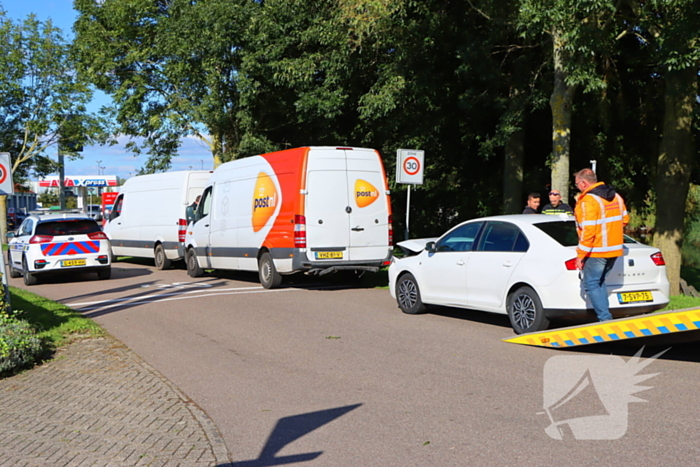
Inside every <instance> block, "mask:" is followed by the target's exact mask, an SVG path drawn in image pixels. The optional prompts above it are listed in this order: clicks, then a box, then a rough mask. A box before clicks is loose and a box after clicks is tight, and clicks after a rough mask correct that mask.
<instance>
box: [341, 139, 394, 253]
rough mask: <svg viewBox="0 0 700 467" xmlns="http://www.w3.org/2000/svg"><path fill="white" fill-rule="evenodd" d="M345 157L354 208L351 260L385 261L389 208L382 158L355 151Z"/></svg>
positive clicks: (365, 151)
mask: <svg viewBox="0 0 700 467" xmlns="http://www.w3.org/2000/svg"><path fill="white" fill-rule="evenodd" d="M345 157H346V161H347V168H348V170H347V179H348V189H349V196H348V197H349V198H350V207H351V208H352V209H351V211H350V213H349V217H350V219H349V220H350V245H349V254H348V256H349V258H348V259H350V260H351V261H363V260H374V261H376V260H381V259H384V258H386V257H387V255H388V252H389V206H387V203H388V198H387V196H386V179H385V174H384V170H383V167H382V162H381V160H380V159H379V154H378V153H377V152H376V151H374V150H371V149H352V150H346V151H345Z"/></svg>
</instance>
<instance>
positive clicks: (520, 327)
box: [508, 286, 549, 334]
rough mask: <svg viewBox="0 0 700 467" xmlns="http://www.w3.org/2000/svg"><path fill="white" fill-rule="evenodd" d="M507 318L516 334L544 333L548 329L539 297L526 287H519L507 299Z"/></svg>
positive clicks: (547, 322) (547, 321)
mask: <svg viewBox="0 0 700 467" xmlns="http://www.w3.org/2000/svg"><path fill="white" fill-rule="evenodd" d="M508 317H509V318H510V325H511V326H513V331H515V333H516V334H524V333H526V332H536V331H544V330H545V329H547V328H548V327H549V320H548V319H547V317H546V316H545V315H544V310H543V309H542V302H541V301H540V297H538V296H537V293H536V292H535V291H534V290H532V289H531V288H530V287H527V286H525V287H520V288H519V289H518V290H516V291H515V292H513V294H511V296H510V297H508Z"/></svg>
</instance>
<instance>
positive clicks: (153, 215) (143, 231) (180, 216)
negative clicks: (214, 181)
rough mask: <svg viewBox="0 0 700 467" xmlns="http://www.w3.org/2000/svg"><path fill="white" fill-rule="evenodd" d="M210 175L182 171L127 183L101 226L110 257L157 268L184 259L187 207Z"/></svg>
mask: <svg viewBox="0 0 700 467" xmlns="http://www.w3.org/2000/svg"><path fill="white" fill-rule="evenodd" d="M210 176H211V172H210V171H208V170H185V171H181V172H165V173H157V174H150V175H139V176H136V177H132V178H130V179H129V180H127V181H126V183H124V186H123V187H122V189H121V193H120V194H119V196H117V198H116V199H115V200H114V207H113V208H112V212H111V213H110V214H109V216H108V218H107V223H106V225H105V226H104V232H105V233H106V234H107V236H108V237H109V239H110V241H111V243H112V256H113V257H116V256H136V257H141V258H154V259H155V263H156V267H157V268H158V269H167V268H169V267H170V263H171V261H177V260H181V259H183V258H184V252H185V250H184V243H183V242H184V241H185V230H186V228H187V208H188V206H190V205H191V204H192V203H194V201H195V199H196V198H197V196H199V195H201V194H202V190H203V189H204V187H205V186H207V182H208V181H209V177H210ZM190 211H192V210H190Z"/></svg>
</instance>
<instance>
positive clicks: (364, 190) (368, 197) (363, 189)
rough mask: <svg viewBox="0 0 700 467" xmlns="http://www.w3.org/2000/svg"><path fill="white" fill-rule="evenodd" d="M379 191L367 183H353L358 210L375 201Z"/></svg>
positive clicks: (357, 181)
mask: <svg viewBox="0 0 700 467" xmlns="http://www.w3.org/2000/svg"><path fill="white" fill-rule="evenodd" d="M377 198H379V191H378V190H377V189H376V188H375V187H374V186H373V185H372V184H371V183H369V182H366V181H364V180H360V179H357V180H356V181H355V202H356V203H357V207H358V208H364V207H367V206H369V205H370V204H372V203H374V202H375V201H377Z"/></svg>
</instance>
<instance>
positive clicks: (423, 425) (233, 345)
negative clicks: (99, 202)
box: [11, 263, 700, 467]
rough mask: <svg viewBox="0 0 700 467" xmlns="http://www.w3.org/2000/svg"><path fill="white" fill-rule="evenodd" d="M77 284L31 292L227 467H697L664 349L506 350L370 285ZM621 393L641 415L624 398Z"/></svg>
mask: <svg viewBox="0 0 700 467" xmlns="http://www.w3.org/2000/svg"><path fill="white" fill-rule="evenodd" d="M93 276H94V275H86V276H82V277H80V278H79V279H77V278H76V279H74V280H66V279H59V278H55V279H51V280H49V281H48V282H47V283H43V284H41V285H38V286H34V287H31V288H30V290H31V291H32V292H35V293H37V294H40V295H43V296H45V297H48V298H51V299H53V300H57V301H59V302H62V303H65V304H68V305H70V306H71V307H72V308H75V309H77V310H81V311H82V312H83V313H84V314H85V315H86V316H88V317H91V318H93V319H95V320H96V321H97V322H98V323H100V324H101V325H102V326H103V327H105V328H106V329H107V330H108V331H109V332H110V333H111V334H112V335H114V336H115V337H117V338H118V339H120V340H121V341H122V342H124V343H125V344H126V345H127V346H129V347H130V348H131V349H132V350H134V351H135V352H136V353H137V354H139V355H140V356H141V357H142V358H144V359H145V360H146V361H147V362H148V363H149V364H150V365H152V366H153V367H155V368H156V369H158V370H159V371H160V372H161V373H162V374H163V375H164V376H166V377H167V378H169V379H170V380H171V381H172V382H173V383H174V384H175V385H176V386H178V387H179V388H180V389H181V390H182V391H183V392H185V393H186V394H187V395H188V396H189V397H191V398H192V399H193V400H194V401H195V402H196V403H197V404H199V406H200V407H202V408H203V409H204V410H205V411H206V412H207V413H208V414H209V416H210V417H211V418H212V419H213V420H214V422H215V423H216V424H217V426H218V428H219V429H220V430H221V433H222V435H223V437H224V439H225V442H226V445H227V446H228V449H229V451H230V452H231V455H232V458H233V459H234V461H235V462H236V463H235V464H234V465H238V466H241V467H243V466H270V465H303V466H309V467H311V466H515V465H517V466H530V465H532V466H543V465H551V466H554V465H557V466H568V465H571V466H587V465H591V466H594V465H595V466H630V465H635V466H668V465H678V466H680V465H688V466H697V465H700V443H699V442H698V439H699V438H700V436H699V435H700V404H698V402H697V394H698V389H700V371H698V369H699V368H700V367H699V366H698V360H700V352H698V351H699V350H700V345H698V344H697V343H694V344H684V345H674V346H672V347H671V349H670V350H669V351H667V352H666V353H665V354H664V355H662V356H660V357H659V358H658V359H657V360H654V361H646V360H644V358H647V357H651V356H652V355H654V354H656V353H658V352H660V351H662V350H664V349H666V348H668V345H667V346H664V347H657V348H650V347H647V348H646V349H645V350H644V352H643V357H644V358H643V359H642V360H641V361H640V362H641V363H642V364H641V365H640V364H639V363H640V362H636V361H635V360H636V359H634V358H632V356H633V355H634V354H635V353H636V352H637V351H638V350H639V349H640V346H641V344H638V343H634V342H633V341H632V343H628V344H627V345H624V346H623V345H619V344H618V345H609V344H608V345H604V346H590V347H586V348H583V349H581V350H577V351H572V350H568V351H567V350H558V351H557V350H553V349H545V348H534V347H527V346H518V345H514V344H508V343H504V342H502V341H501V339H502V338H505V337H508V336H511V335H512V330H511V329H510V326H509V324H508V320H507V318H506V317H504V316H499V315H491V314H486V313H480V312H476V311H466V310H456V309H448V308H439V309H435V310H433V312H432V313H430V314H425V315H419V316H408V315H404V314H402V313H401V312H400V311H399V309H398V308H397V307H396V304H395V302H394V301H393V300H392V299H391V297H390V296H389V292H388V290H386V289H375V288H352V287H348V286H344V285H342V284H341V283H339V282H321V281H318V280H314V279H311V278H301V279H297V280H296V281H295V282H294V283H291V284H290V283H289V282H286V283H285V287H284V288H281V289H276V290H264V289H262V288H261V287H260V286H259V284H258V282H257V277H256V275H254V274H244V273H238V274H234V273H224V274H217V275H209V276H207V277H203V278H200V279H196V280H193V279H191V278H189V277H188V276H187V275H186V273H185V271H184V270H177V269H175V270H169V271H158V270H156V269H155V268H153V267H148V266H143V265H139V264H131V263H116V264H115V265H114V267H113V276H112V277H113V278H112V279H111V280H108V281H98V280H97V279H96V277H93ZM11 284H12V285H14V286H21V287H24V286H23V285H22V284H21V280H11ZM643 363H648V365H647V366H646V367H644V366H643ZM586 370H588V372H587V373H586ZM653 374H656V376H653V377H651V378H649V379H646V380H644V378H637V379H635V375H653ZM580 378H582V379H580ZM577 383H578V384H577ZM635 383H636V384H638V385H639V386H643V387H648V388H650V389H648V390H644V391H641V392H638V393H636V394H635V395H636V397H638V398H639V399H642V400H645V401H646V402H635V401H630V400H631V399H633V397H628V396H629V395H630V394H632V393H633V392H635V389H634V384H635ZM575 388H579V389H580V388H582V390H581V391H580V392H578V393H576V392H572V393H570V394H569V396H571V397H570V399H567V393H569V391H570V390H571V389H575ZM545 400H546V401H547V402H546V404H547V406H548V408H550V410H549V415H548V414H547V413H545V410H544V405H545ZM557 401H559V404H558V405H557V404H556V403H555V402H557ZM553 404H554V405H553ZM550 415H551V417H552V418H551V420H555V421H562V420H567V419H575V420H574V421H573V422H572V423H571V424H569V425H565V426H563V427H562V430H561V431H560V432H558V433H561V436H562V438H563V439H561V440H557V439H553V437H550V435H548V434H547V433H548V432H549V433H552V434H553V435H552V436H556V434H554V433H557V430H556V428H555V427H550V428H549V431H548V432H546V431H545V429H546V428H547V427H548V426H549V425H550V422H551V420H550ZM584 417H587V418H584ZM587 437H588V438H591V437H592V438H597V439H583V438H587ZM601 438H602V439H601Z"/></svg>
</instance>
